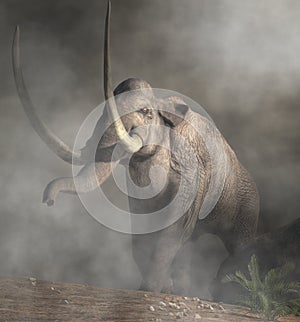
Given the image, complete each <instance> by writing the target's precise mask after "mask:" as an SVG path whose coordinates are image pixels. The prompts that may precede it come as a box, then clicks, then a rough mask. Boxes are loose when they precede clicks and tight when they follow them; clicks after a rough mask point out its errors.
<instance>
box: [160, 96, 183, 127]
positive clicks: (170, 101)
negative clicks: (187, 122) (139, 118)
mask: <svg viewBox="0 0 300 322" xmlns="http://www.w3.org/2000/svg"><path fill="white" fill-rule="evenodd" d="M162 106H163V108H161V109H160V110H159V115H160V116H161V118H162V119H163V120H164V122H165V123H166V124H168V125H169V126H170V127H175V126H177V125H178V124H180V123H181V122H182V121H183V120H184V118H185V115H186V113H187V111H188V110H189V107H188V106H187V105H186V103H185V102H184V101H183V100H182V99H181V98H180V97H177V96H172V97H168V98H165V99H163V100H162Z"/></svg>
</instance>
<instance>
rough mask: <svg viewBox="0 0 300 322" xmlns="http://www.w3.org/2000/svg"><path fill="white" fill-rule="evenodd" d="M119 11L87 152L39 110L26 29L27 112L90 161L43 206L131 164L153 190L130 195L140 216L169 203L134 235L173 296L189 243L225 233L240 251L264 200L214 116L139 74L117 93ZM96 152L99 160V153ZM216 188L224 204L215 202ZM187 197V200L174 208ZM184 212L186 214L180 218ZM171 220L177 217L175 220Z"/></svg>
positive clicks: (16, 50)
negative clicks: (30, 79)
mask: <svg viewBox="0 0 300 322" xmlns="http://www.w3.org/2000/svg"><path fill="white" fill-rule="evenodd" d="M110 11H111V5H110V2H108V9H107V14H106V20H105V41H104V93H105V99H106V105H105V109H104V111H103V114H102V116H101V117H100V119H99V121H98V123H97V125H96V127H95V130H94V132H93V134H92V136H91V138H90V139H89V140H88V141H87V142H86V145H85V147H84V148H82V149H81V150H79V151H73V149H71V148H70V147H68V146H67V145H66V144H65V143H64V142H63V141H61V140H60V139H59V138H58V137H57V136H56V135H55V134H54V133H53V132H51V131H50V130H49V129H48V128H47V126H46V125H45V124H44V123H43V122H42V121H41V120H40V118H39V117H38V116H37V113H36V110H35V108H34V106H33V104H32V101H31V99H30V96H29V94H28V92H27V90H26V87H25V83H24V79H23V75H22V68H21V62H20V45H19V42H20V40H19V38H20V31H19V28H18V27H17V28H16V31H15V35H14V41H13V52H12V55H13V71H14V77H15V83H16V87H17V91H18V94H19V97H20V100H21V102H22V105H23V107H24V110H25V112H26V114H27V116H28V118H29V120H30V122H31V124H32V126H33V128H34V129H35V131H36V132H37V133H38V135H39V136H40V137H41V139H42V140H43V141H44V142H45V143H46V144H47V145H48V147H49V148H50V149H51V150H52V151H53V152H54V153H56V154H57V155H58V156H59V157H60V158H61V159H63V160H64V161H66V162H68V163H70V164H73V165H78V166H82V168H81V170H80V171H79V173H78V174H77V175H76V176H74V177H65V178H57V179H54V180H53V181H51V182H50V183H49V184H48V185H47V187H46V189H45V191H44V195H43V202H45V203H47V204H48V205H49V206H51V205H53V204H54V202H55V199H56V197H57V195H58V194H59V193H60V192H65V193H75V194H76V193H86V192H90V191H93V190H95V189H96V188H98V187H99V186H101V185H102V184H103V183H104V182H105V181H106V180H107V179H108V178H109V177H110V176H111V174H112V171H113V169H114V168H115V167H116V166H117V165H124V166H125V167H126V170H127V171H126V175H127V179H128V181H130V182H131V187H132V188H131V191H132V192H138V191H139V189H143V188H145V187H148V188H150V191H152V192H153V193H152V195H151V196H150V197H149V198H137V197H136V196H128V200H129V208H130V212H132V213H135V214H138V213H142V214H146V213H151V212H156V213H157V212H158V213H159V211H160V210H161V209H167V210H166V211H165V212H164V213H163V216H164V217H163V219H162V223H163V225H162V226H163V227H162V229H156V230H152V231H151V229H150V230H149V232H148V233H147V232H144V233H139V234H133V235H132V252H133V257H134V260H135V261H136V263H137V265H138V267H139V270H140V272H141V275H142V283H141V287H140V288H141V289H143V290H150V291H156V292H171V291H172V287H173V281H172V275H171V267H172V263H173V261H174V258H175V256H176V254H177V253H178V251H179V250H180V248H181V247H182V245H183V244H184V243H185V242H186V241H188V240H189V239H192V238H194V237H197V236H199V235H200V234H202V233H204V232H209V233H213V234H216V235H217V236H219V238H220V239H221V240H222V241H223V243H224V245H225V247H226V248H227V250H228V252H229V253H231V254H232V253H234V252H235V251H236V250H237V249H239V248H240V247H242V246H243V245H244V244H245V243H247V242H248V241H249V240H250V239H252V238H253V237H254V235H255V233H256V228H257V221H258V211H259V196H258V192H257V189H256V185H255V183H254V181H253V179H252V177H251V176H250V174H249V173H248V172H247V170H246V169H245V168H244V167H243V166H242V165H241V163H240V162H239V161H238V159H237V157H236V155H235V153H234V152H233V150H232V149H231V147H230V146H229V144H228V143H227V142H226V140H225V139H224V138H223V136H222V135H221V134H220V133H219V131H218V130H217V128H216V127H215V125H214V124H213V122H212V121H211V120H210V119H209V118H208V117H206V116H204V115H201V114H199V113H197V112H196V111H193V110H192V109H191V108H190V106H189V105H188V103H187V102H186V101H185V100H184V99H183V98H182V97H179V96H176V95H173V96H168V97H157V96H156V94H155V91H154V90H153V89H152V88H151V86H150V85H149V83H147V82H146V81H144V80H142V79H138V78H129V79H126V80H125V81H123V82H121V83H120V84H119V85H118V86H117V87H116V88H115V89H114V90H113V87H112V80H111V65H110V52H109V28H110ZM121 112H122V113H121ZM121 114H122V115H121ZM103 127H105V131H104V133H103V135H102V136H101V137H99V128H103ZM204 137H205V138H206V139H204ZM93 149H94V150H95V153H94V154H92V157H91V153H89V152H90V151H91V150H93ZM116 149H117V153H115V151H116ZM220 156H222V158H221V157H220ZM224 160H225V161H224ZM153 166H154V167H159V168H160V169H163V171H164V176H161V175H153V173H152V174H151V171H152V170H153ZM151 169H152V170H151ZM162 178H163V179H164V182H163V183H162V182H161V181H162ZM157 187H160V189H159V191H157ZM211 187H213V190H212V189H211ZM151 189H152V190H151ZM215 190H216V191H218V198H217V200H215V198H211V196H214V191H215ZM179 192H180V193H179ZM179 194H180V198H179V199H178V200H177V203H176V202H175V203H174V204H172V201H173V200H175V198H176V196H177V195H179ZM208 195H209V196H210V198H207V196H208ZM211 200H215V202H211ZM170 204H172V206H170V207H168V206H169V205H170ZM178 209H180V211H181V212H182V213H180V216H177V217H176V216H175V217H174V216H173V214H174V213H176V211H177V210H178ZM177 213H178V211H177ZM169 217H172V218H173V219H172V220H171V221H168V218H169ZM161 218H162V217H161ZM174 218H175V219H174ZM164 221H166V222H167V224H165V222H164Z"/></svg>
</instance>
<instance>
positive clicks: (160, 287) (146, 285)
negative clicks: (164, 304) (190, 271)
mask: <svg viewBox="0 0 300 322" xmlns="http://www.w3.org/2000/svg"><path fill="white" fill-rule="evenodd" d="M139 290H140V291H146V292H160V293H166V294H172V293H174V285H173V280H172V278H168V279H167V280H166V281H164V282H163V283H162V284H161V283H158V282H153V283H150V282H145V281H143V282H142V283H141V286H140V288H139Z"/></svg>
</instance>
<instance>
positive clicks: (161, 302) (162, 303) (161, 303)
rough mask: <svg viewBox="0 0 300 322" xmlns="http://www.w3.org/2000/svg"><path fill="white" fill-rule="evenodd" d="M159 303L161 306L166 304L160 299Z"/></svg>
mask: <svg viewBox="0 0 300 322" xmlns="http://www.w3.org/2000/svg"><path fill="white" fill-rule="evenodd" d="M159 305H161V306H167V304H166V303H165V302H163V301H160V302H159Z"/></svg>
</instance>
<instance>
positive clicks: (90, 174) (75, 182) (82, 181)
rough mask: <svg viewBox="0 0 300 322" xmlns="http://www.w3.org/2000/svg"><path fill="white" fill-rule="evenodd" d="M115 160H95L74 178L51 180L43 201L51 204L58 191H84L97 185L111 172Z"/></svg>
mask: <svg viewBox="0 0 300 322" xmlns="http://www.w3.org/2000/svg"><path fill="white" fill-rule="evenodd" d="M116 164H117V162H97V163H91V164H89V165H86V166H85V167H83V168H82V169H81V170H80V172H79V173H78V175H77V176H76V177H74V178H72V177H66V178H57V179H54V180H53V181H51V182H50V183H49V184H48V185H47V187H46V189H45V191H44V195H43V202H44V203H47V205H48V206H52V205H53V204H54V202H55V200H56V198H57V195H58V194H59V193H60V192H65V193H74V194H75V193H85V192H89V191H92V190H94V189H96V188H97V187H99V186H100V185H101V184H102V183H103V182H104V181H105V180H106V179H107V178H108V177H109V175H110V174H111V172H112V170H113V168H114V167H115V166H116Z"/></svg>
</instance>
